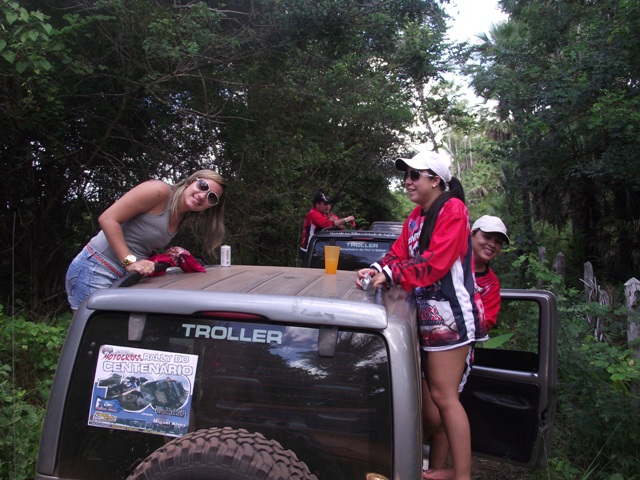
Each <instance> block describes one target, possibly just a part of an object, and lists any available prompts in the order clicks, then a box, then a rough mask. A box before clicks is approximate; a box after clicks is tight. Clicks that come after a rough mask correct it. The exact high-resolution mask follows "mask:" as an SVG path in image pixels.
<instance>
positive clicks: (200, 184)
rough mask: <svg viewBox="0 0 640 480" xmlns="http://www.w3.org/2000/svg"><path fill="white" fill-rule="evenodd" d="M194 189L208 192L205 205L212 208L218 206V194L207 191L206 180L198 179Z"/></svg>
mask: <svg viewBox="0 0 640 480" xmlns="http://www.w3.org/2000/svg"><path fill="white" fill-rule="evenodd" d="M196 187H197V188H198V190H200V191H201V192H209V193H207V203H208V204H209V205H211V206H212V207H214V206H216V205H217V204H218V202H219V201H220V197H218V194H217V193H216V192H212V191H210V190H209V184H208V183H207V181H206V180H204V179H202V178H198V179H197V180H196Z"/></svg>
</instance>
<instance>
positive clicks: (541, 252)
mask: <svg viewBox="0 0 640 480" xmlns="http://www.w3.org/2000/svg"><path fill="white" fill-rule="evenodd" d="M538 261H539V262H540V263H541V264H542V265H544V263H545V262H546V261H547V249H546V248H544V247H538ZM536 288H538V289H540V288H542V280H540V279H537V280H536Z"/></svg>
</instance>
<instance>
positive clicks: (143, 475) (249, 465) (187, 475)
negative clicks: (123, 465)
mask: <svg viewBox="0 0 640 480" xmlns="http://www.w3.org/2000/svg"><path fill="white" fill-rule="evenodd" d="M256 479H261V480H317V477H316V476H315V475H312V474H311V473H310V472H309V468H308V467H307V465H306V464H305V463H304V462H301V461H300V460H298V457H297V456H296V454H295V453H293V452H292V451H291V450H285V449H284V448H283V447H282V445H280V444H279V443H278V442H276V441H275V440H268V439H266V438H265V437H264V435H262V434H261V433H250V432H248V431H247V430H242V429H239V430H234V429H232V428H228V427H227V428H210V429H205V430H198V431H196V432H192V433H189V434H187V435H184V436H183V437H179V438H176V439H174V440H172V441H171V442H169V443H167V444H166V445H163V446H162V447H161V448H159V449H158V450H156V451H155V452H153V453H152V454H151V455H149V456H148V457H147V458H146V459H145V460H144V461H143V462H142V463H141V464H140V465H138V466H137V467H136V469H135V470H134V471H133V473H132V474H131V475H129V477H128V478H127V480H256Z"/></svg>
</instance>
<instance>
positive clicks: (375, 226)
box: [371, 221, 404, 235]
mask: <svg viewBox="0 0 640 480" xmlns="http://www.w3.org/2000/svg"><path fill="white" fill-rule="evenodd" d="M403 223H404V222H389V221H377V222H373V223H372V224H371V230H374V231H376V232H393V233H395V234H397V235H400V233H402V226H403Z"/></svg>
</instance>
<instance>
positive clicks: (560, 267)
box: [553, 252, 567, 280]
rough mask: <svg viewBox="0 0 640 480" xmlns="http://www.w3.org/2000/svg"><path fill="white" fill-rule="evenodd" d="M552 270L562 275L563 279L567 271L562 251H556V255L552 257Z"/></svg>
mask: <svg viewBox="0 0 640 480" xmlns="http://www.w3.org/2000/svg"><path fill="white" fill-rule="evenodd" d="M553 271H554V272H555V273H557V274H559V275H560V276H561V277H562V280H564V279H565V274H566V271H567V262H566V260H565V258H564V253H562V252H558V254H557V255H556V257H555V258H554V259H553Z"/></svg>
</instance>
